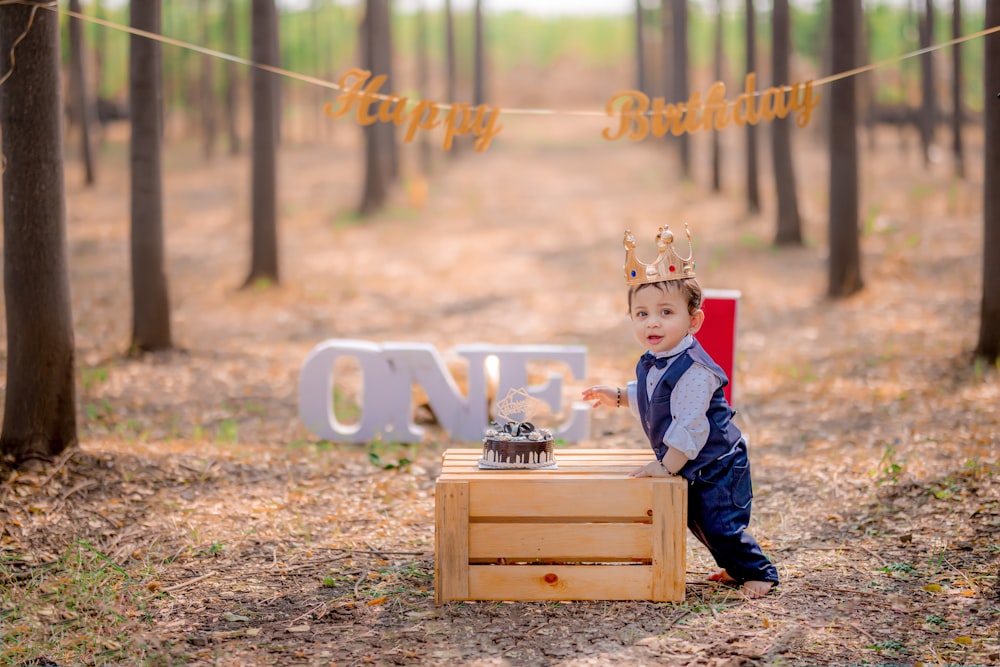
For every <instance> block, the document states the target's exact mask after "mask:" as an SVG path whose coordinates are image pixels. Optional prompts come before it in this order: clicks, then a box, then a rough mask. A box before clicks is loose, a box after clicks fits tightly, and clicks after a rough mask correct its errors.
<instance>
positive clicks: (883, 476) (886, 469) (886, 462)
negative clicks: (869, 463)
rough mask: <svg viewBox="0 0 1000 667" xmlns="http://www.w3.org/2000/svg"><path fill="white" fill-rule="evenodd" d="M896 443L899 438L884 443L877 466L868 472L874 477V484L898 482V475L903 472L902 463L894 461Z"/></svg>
mask: <svg viewBox="0 0 1000 667" xmlns="http://www.w3.org/2000/svg"><path fill="white" fill-rule="evenodd" d="M898 444H899V440H893V441H892V442H891V443H890V444H888V445H886V446H885V450H884V451H883V452H882V458H881V459H880V460H879V462H878V466H877V467H876V469H875V470H873V471H871V472H870V473H869V474H870V475H871V476H872V477H874V478H875V485H876V486H881V485H883V484H896V483H897V482H899V475H900V473H902V472H903V465H902V464H901V463H898V462H897V461H896V445H898Z"/></svg>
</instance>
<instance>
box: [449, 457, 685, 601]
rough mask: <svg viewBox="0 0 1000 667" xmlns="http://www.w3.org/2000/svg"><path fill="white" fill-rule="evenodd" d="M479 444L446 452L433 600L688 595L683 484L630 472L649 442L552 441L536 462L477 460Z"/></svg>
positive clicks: (641, 460)
mask: <svg viewBox="0 0 1000 667" xmlns="http://www.w3.org/2000/svg"><path fill="white" fill-rule="evenodd" d="M480 453H481V450H480V449H478V448H477V449H449V450H447V451H446V452H445V453H444V460H443V466H442V469H441V476H440V477H439V478H438V480H437V496H436V500H435V505H436V507H435V509H436V512H435V514H436V516H435V549H434V555H435V561H434V574H435V577H434V593H435V599H436V600H437V602H438V603H441V602H445V601H448V600H656V601H672V602H680V601H682V600H683V599H684V573H685V562H684V558H685V548H686V543H685V537H686V526H687V482H686V481H685V480H683V479H682V478H680V477H669V478H663V479H660V478H657V479H652V478H641V479H633V478H630V477H629V476H628V473H630V472H631V471H633V470H635V469H636V468H638V467H639V466H640V465H642V464H644V463H647V462H649V461H651V460H652V458H653V454H652V452H651V451H650V450H649V449H637V450H612V449H572V450H559V449H557V450H556V464H557V466H556V469H541V470H480V469H479V467H478V464H477V461H478V459H479V456H480Z"/></svg>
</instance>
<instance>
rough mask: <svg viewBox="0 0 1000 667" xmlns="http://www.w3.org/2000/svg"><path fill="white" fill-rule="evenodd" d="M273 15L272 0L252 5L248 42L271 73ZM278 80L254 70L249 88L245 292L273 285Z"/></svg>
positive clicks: (256, 58) (275, 268)
mask: <svg viewBox="0 0 1000 667" xmlns="http://www.w3.org/2000/svg"><path fill="white" fill-rule="evenodd" d="M277 30H278V11H277V9H276V7H275V5H274V0H253V13H252V18H251V32H250V40H251V44H252V50H253V61H254V62H255V63H258V64H261V65H269V66H271V67H275V66H276V63H277V61H278V56H277V54H276V53H275V50H276V49H277V46H278V40H277V37H276V36H275V33H276V32H277ZM276 79H277V75H275V74H273V73H271V72H268V71H265V70H263V69H261V68H259V67H255V68H254V69H253V72H252V73H251V80H252V82H253V83H252V87H253V95H252V97H253V148H252V162H253V166H252V169H251V183H252V194H251V204H250V208H251V236H252V240H251V244H250V273H249V275H247V279H246V282H244V284H243V286H244V287H249V286H251V285H254V284H255V283H258V282H261V281H263V282H272V283H277V282H278V196H277V189H278V186H277V152H278V150H277V144H278V119H277V113H276V104H275V95H276V93H277V80H276Z"/></svg>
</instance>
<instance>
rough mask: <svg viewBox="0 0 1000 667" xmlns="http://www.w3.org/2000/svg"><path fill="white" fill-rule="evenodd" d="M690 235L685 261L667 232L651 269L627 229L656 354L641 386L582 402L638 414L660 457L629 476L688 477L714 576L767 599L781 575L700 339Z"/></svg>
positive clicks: (648, 359)
mask: <svg viewBox="0 0 1000 667" xmlns="http://www.w3.org/2000/svg"><path fill="white" fill-rule="evenodd" d="M687 236H688V247H689V252H688V256H687V257H686V258H684V257H681V256H680V255H679V254H677V252H676V251H675V250H674V247H673V241H674V237H673V233H672V232H671V231H670V230H669V228H668V227H666V226H664V227H661V228H660V231H659V234H658V236H657V248H658V250H659V254H658V256H657V258H656V262H654V263H653V264H648V265H647V264H643V263H642V262H640V261H639V260H637V259H636V258H635V255H634V250H635V239H634V238H633V237H632V234H631V232H630V231H628V230H626V232H625V242H624V243H625V281H626V283H627V284H628V286H629V292H628V305H629V315H630V317H631V319H632V326H633V328H634V333H635V336H636V338H637V339H638V340H639V342H640V343H642V344H643V345H644V346H645V347H647V348H648V351H647V352H646V353H645V354H643V355H642V358H641V359H640V360H639V363H638V364H637V365H636V381H635V382H629V383H628V385H627V386H626V387H625V388H624V390H623V389H622V388H621V387H609V386H603V385H599V386H595V387H590V388H589V389H586V390H584V392H583V398H584V400H587V401H589V402H591V403H592V404H593V406H594V407H595V408H596V407H598V406H601V405H607V406H614V407H621V406H627V407H628V408H630V409H631V410H632V413H633V414H635V415H636V416H637V417H638V418H639V420H640V421H641V422H642V427H643V429H644V430H645V432H646V436H647V437H648V438H649V442H650V445H651V446H652V448H653V451H654V453H655V454H656V460H655V461H651V462H650V463H647V464H646V465H644V466H642V467H641V468H639V469H638V470H635V471H633V472H632V473H631V475H630V476H631V477H665V476H667V475H680V476H681V477H683V478H685V479H686V480H688V483H689V487H688V528H690V529H691V532H692V533H694V536H695V537H697V538H698V540H699V541H701V542H702V543H703V544H704V545H705V546H706V547H708V550H709V552H711V554H712V556H713V557H714V558H715V561H716V563H718V564H719V566H720V567H722V568H723V569H722V570H720V571H719V572H717V573H715V574H713V575H712V576H710V577H709V579H710V580H712V581H723V582H727V583H733V584H738V585H740V586H742V590H743V591H744V592H745V593H746V595H747V596H749V597H759V596H762V595H766V594H767V593H768V592H769V591H770V590H771V589H772V588H773V587H774V586H775V585H776V584H777V583H778V571H777V569H776V568H775V567H774V565H773V564H772V563H771V561H769V560H768V559H767V557H766V556H765V555H764V554H763V553H762V552H761V549H760V546H759V545H758V544H757V542H756V540H754V538H753V537H752V536H751V535H750V533H748V532H747V531H746V529H747V526H748V525H749V522H750V502H751V499H752V497H753V494H752V488H751V482H750V464H749V461H748V460H747V444H746V440H745V439H744V438H743V435H742V434H741V433H740V431H739V429H738V428H736V425H735V424H733V422H732V421H731V420H732V416H733V415H734V414H735V412H734V411H733V410H732V408H730V407H729V403H727V402H726V399H725V394H724V393H723V387H725V386H726V385H727V384H728V383H729V380H728V378H727V377H726V374H725V372H724V371H723V370H722V368H720V367H719V365H718V364H716V363H715V362H714V361H713V360H712V358H711V357H709V356H708V354H707V353H706V352H705V350H704V349H703V348H702V347H701V345H700V344H699V343H698V341H697V340H695V338H694V334H695V333H697V332H698V330H699V329H700V328H701V325H702V322H703V321H704V319H705V313H704V312H703V311H702V310H701V299H702V297H701V287H700V286H699V285H698V281H697V280H696V279H695V274H694V262H693V261H692V253H691V252H690V243H691V235H690V233H688V235H687Z"/></svg>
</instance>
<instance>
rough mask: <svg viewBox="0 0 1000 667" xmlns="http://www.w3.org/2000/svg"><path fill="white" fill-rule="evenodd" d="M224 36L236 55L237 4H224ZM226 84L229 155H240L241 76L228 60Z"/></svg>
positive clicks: (225, 72)
mask: <svg viewBox="0 0 1000 667" xmlns="http://www.w3.org/2000/svg"><path fill="white" fill-rule="evenodd" d="M222 4H223V14H222V16H223V18H222V23H223V26H224V27H223V35H224V39H225V45H226V52H227V53H236V3H235V2H231V1H226V2H223V3H222ZM223 67H224V69H223V72H224V75H225V78H226V80H225V83H224V84H223V93H222V96H223V108H224V113H225V116H226V129H227V131H228V134H229V154H230V155H239V154H240V151H242V149H243V145H242V142H241V141H240V129H239V116H238V114H237V107H238V104H237V97H238V95H239V82H238V79H239V75H238V73H237V70H236V63H234V62H232V61H230V60H227V61H226V62H225V64H224V65H223Z"/></svg>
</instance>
